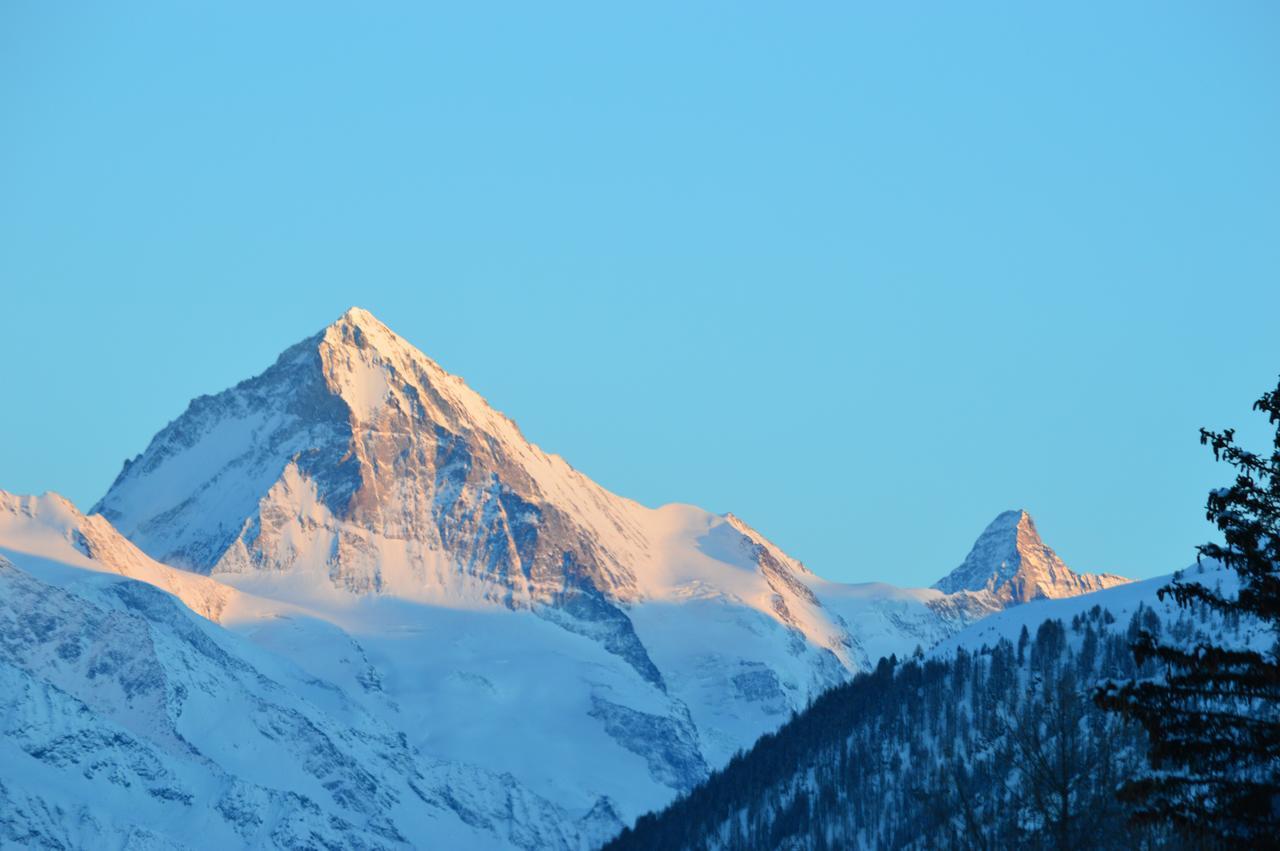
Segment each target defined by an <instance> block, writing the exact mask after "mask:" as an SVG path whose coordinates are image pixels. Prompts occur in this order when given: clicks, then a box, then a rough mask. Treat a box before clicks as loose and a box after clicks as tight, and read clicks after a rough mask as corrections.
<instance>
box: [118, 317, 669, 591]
mask: <svg viewBox="0 0 1280 851" xmlns="http://www.w3.org/2000/svg"><path fill="white" fill-rule="evenodd" d="M637 508H638V506H635V505H634V503H630V502H629V501H627V500H623V499H621V498H619V497H617V496H614V495H613V494H610V493H608V492H606V491H605V490H603V489H602V488H600V487H599V486H597V485H595V484H594V483H593V482H591V481H590V480H589V479H587V478H586V477H585V476H582V475H581V474H579V473H578V472H576V471H575V470H573V469H572V468H570V467H569V465H568V464H566V463H565V462H564V461H563V460H562V459H560V458H558V457H555V456H551V455H547V454H546V453H544V452H542V451H541V450H539V449H537V447H535V446H533V445H532V444H530V443H529V442H528V441H526V440H525V439H524V437H523V436H522V435H521V434H520V431H519V429H517V428H516V426H515V424H514V423H512V422H511V421H510V420H508V419H507V418H506V417H504V416H502V415H501V414H499V413H497V412H496V411H494V410H493V409H492V408H491V407H489V405H488V404H487V403H486V402H485V401H484V400H483V399H482V398H480V397H479V396H478V395H477V394H476V393H474V392H473V391H472V390H470V388H468V387H467V386H466V385H465V384H464V383H463V382H462V381H461V380H460V379H458V378H456V377H454V376H452V375H449V374H448V373H446V372H445V371H444V370H442V369H441V368H440V367H439V366H438V365H437V364H436V363H435V362H434V361H432V360H431V359H430V358H428V357H426V356H425V355H423V354H422V353H421V352H419V351H417V350H416V349H414V348H413V347H412V346H410V345H409V344H408V343H406V342H405V341H404V340H402V339H401V338H400V337H398V336H397V335H395V334H394V333H393V332H391V331H390V330H389V329H388V328H387V327H386V326H384V325H383V324H382V323H380V322H378V320H376V319H375V318H373V316H371V315H370V314H369V313H367V312H365V311H363V310H360V309H358V308H353V309H352V310H350V311H348V312H347V313H346V314H344V315H343V316H342V317H341V318H340V319H339V320H338V321H337V322H335V323H333V324H332V325H330V326H329V327H328V328H326V329H324V331H322V332H321V333H319V334H317V335H316V336H314V337H312V338H310V339H308V340H304V341H303V342H301V343H298V344H297V345H295V346H293V347H291V348H290V349H288V350H287V351H286V352H285V353H284V354H283V355H281V356H280V359H279V360H278V361H277V362H276V363H275V364H274V365H273V366H272V367H270V368H269V369H267V370H266V371H265V372H263V373H262V374H261V375H259V376H257V377H256V378H253V379H250V380H248V381H245V382H243V383H241V384H239V385H237V386H236V387H234V388H231V389H230V390H227V391H224V392H222V393H219V394H217V395H215V396H204V397H201V398H199V399H197V400H195V401H194V402H193V403H192V404H191V406H190V407H189V408H188V410H187V411H186V413H184V414H183V415H182V416H181V417H179V418H178V419H177V420H175V421H174V422H172V423H170V424H169V425H168V426H167V427H166V428H165V429H164V430H162V431H161V432H160V433H159V434H158V435H156V437H155V439H154V440H153V441H152V442H151V445H150V446H149V447H148V448H147V450H146V451H145V452H144V453H143V454H142V455H141V456H139V457H138V458H136V459H134V460H133V461H131V462H129V463H128V464H126V466H125V468H124V470H122V471H121V473H120V476H119V477H118V478H117V480H116V482H115V483H114V484H113V485H112V487H111V489H110V490H109V491H108V492H107V494H106V496H104V497H103V499H102V500H101V501H100V502H99V503H98V505H97V506H96V507H95V510H97V511H99V512H101V513H102V514H103V516H105V517H106V518H108V519H109V520H110V521H111V522H112V523H114V524H115V525H116V526H117V527H118V528H119V529H120V530H121V531H122V532H123V533H124V534H125V535H126V536H128V537H129V538H130V539H132V540H133V541H134V542H135V543H137V544H138V545H139V546H140V547H142V548H143V549H144V550H146V551H147V552H148V553H150V554H151V555H153V556H155V557H156V558H157V559H159V560H161V561H165V562H168V563H172V564H176V565H180V566H183V567H187V568H190V569H192V570H197V571H200V572H205V573H210V572H214V573H227V572H246V571H254V570H267V571H284V570H290V569H293V568H295V567H299V566H303V567H307V568H311V567H314V566H315V565H316V564H317V563H319V564H321V565H323V566H324V568H325V569H326V571H327V572H328V576H329V578H330V580H331V581H332V582H334V583H335V584H337V585H339V586H341V587H343V588H346V589H349V590H352V591H357V592H368V591H391V592H393V593H411V594H420V593H423V592H425V591H430V590H436V589H444V590H446V591H456V590H457V589H458V587H459V586H462V585H466V584H467V583H466V580H468V579H474V580H477V582H475V583H473V584H471V585H470V586H468V590H471V591H479V592H480V593H481V594H483V595H488V596H491V597H495V598H497V599H499V600H500V601H501V602H503V603H505V604H506V605H508V606H524V607H527V606H529V605H531V604H533V603H534V602H539V601H541V602H547V601H551V600H554V599H556V598H558V597H560V596H562V595H565V594H573V593H575V592H577V591H579V590H583V589H587V588H589V589H593V590H595V591H597V592H599V593H602V594H604V595H606V596H608V597H609V598H610V599H613V600H625V599H629V598H632V597H634V596H635V593H636V583H635V576H634V574H633V571H632V568H631V566H630V564H628V563H624V562H623V560H622V558H621V556H622V555H624V554H629V553H630V552H631V551H633V550H634V549H636V548H638V547H643V545H644V541H643V538H642V534H641V531H640V530H639V529H638V528H637V525H636V521H635V517H634V515H635V513H636V509H637Z"/></svg>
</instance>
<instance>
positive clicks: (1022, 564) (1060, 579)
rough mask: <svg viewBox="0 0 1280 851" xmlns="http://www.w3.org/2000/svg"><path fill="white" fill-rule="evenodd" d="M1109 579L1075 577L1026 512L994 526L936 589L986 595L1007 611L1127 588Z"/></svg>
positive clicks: (1006, 513) (998, 519)
mask: <svg viewBox="0 0 1280 851" xmlns="http://www.w3.org/2000/svg"><path fill="white" fill-rule="evenodd" d="M1127 581H1128V580H1127V579H1124V578H1123V577H1120V576H1113V575H1111V574H1101V575H1095V574H1088V573H1084V574H1081V573H1076V572H1075V571H1073V570H1071V569H1070V568H1069V567H1067V565H1066V563H1065V562H1064V561H1063V560H1062V559H1061V558H1060V557H1059V556H1058V554H1057V553H1056V552H1054V551H1053V548H1052V547H1050V546H1049V545H1048V544H1046V543H1045V542H1044V541H1043V540H1042V539H1041V537H1040V533H1039V531H1037V529H1036V524H1035V521H1034V520H1033V519H1032V518H1031V515H1030V514H1028V513H1027V512H1026V511H1024V510H1022V509H1015V510H1012V511H1004V512H1001V513H1000V514H998V515H997V516H996V518H995V519H994V520H992V521H991V522H990V523H989V524H988V525H987V528H986V529H984V530H983V532H982V534H981V535H979V536H978V540H977V541H975V542H974V544H973V548H972V549H970V550H969V554H968V555H967V556H965V559H964V561H963V562H961V564H960V566H959V567H957V568H956V569H955V570H953V571H951V573H949V574H947V575H946V576H945V577H943V578H942V579H941V580H939V581H938V582H937V583H936V584H935V585H934V586H933V587H934V588H937V589H938V590H939V591H943V592H946V593H948V594H955V593H958V592H962V591H968V592H973V593H980V592H986V593H988V594H991V595H992V596H993V597H994V598H995V600H996V601H997V602H998V603H999V604H1001V605H1003V606H1011V605H1016V604H1018V603H1026V602H1029V601H1031V600H1036V599H1043V598H1060V597H1073V596H1076V595H1078V594H1085V593H1088V592H1090V591H1097V590H1101V589H1102V588H1108V587H1111V586H1112V585H1119V584H1122V583H1124V582H1127Z"/></svg>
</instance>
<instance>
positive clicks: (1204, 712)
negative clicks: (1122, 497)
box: [1095, 386, 1280, 847]
mask: <svg viewBox="0 0 1280 851" xmlns="http://www.w3.org/2000/svg"><path fill="white" fill-rule="evenodd" d="M1254 409H1255V410H1258V411H1262V412H1263V413H1265V414H1266V415H1267V417H1268V421H1269V423H1270V424H1271V425H1273V426H1276V434H1275V438H1274V441H1273V445H1272V449H1271V452H1270V453H1269V454H1267V455H1258V454H1255V453H1253V452H1250V451H1248V450H1246V449H1244V448H1242V447H1240V446H1239V445H1237V444H1236V442H1235V432H1234V430H1233V429H1227V430H1225V431H1222V432H1214V431H1208V430H1205V429H1202V430H1201V432H1200V442H1201V443H1202V444H1206V445H1208V446H1210V447H1211V448H1212V450H1213V454H1214V457H1215V458H1216V459H1217V460H1219V461H1224V462H1226V463H1227V464H1229V465H1230V466H1231V467H1233V468H1234V469H1235V474H1236V475H1235V482H1234V483H1233V484H1232V485H1231V486H1229V487H1226V488H1221V489H1218V490H1214V491H1212V492H1210V494H1209V498H1208V502H1207V504H1206V515H1207V517H1208V519H1209V520H1210V521H1212V522H1213V523H1214V524H1215V525H1216V526H1217V528H1218V529H1219V531H1220V532H1221V533H1222V539H1223V540H1222V542H1221V543H1210V544H1205V545H1203V546H1201V547H1199V551H1200V558H1201V559H1211V560H1214V561H1217V562H1220V563H1221V564H1222V565H1224V566H1225V567H1227V568H1229V569H1231V570H1233V571H1235V573H1236V574H1237V575H1238V577H1239V588H1238V589H1237V590H1236V591H1235V593H1229V592H1226V591H1223V590H1222V589H1220V588H1216V587H1215V588H1210V587H1208V586H1206V585H1205V584H1203V583H1202V582H1200V581H1185V580H1184V579H1182V578H1175V580H1174V581H1173V582H1172V583H1171V584H1170V585H1168V586H1167V587H1165V588H1163V589H1161V590H1160V597H1161V599H1163V598H1164V597H1165V596H1166V595H1168V596H1171V597H1172V598H1173V599H1174V600H1175V601H1176V602H1177V604H1178V605H1179V606H1180V607H1182V608H1184V609H1189V610H1191V611H1196V610H1197V609H1198V610H1200V611H1201V612H1208V613H1216V615H1217V616H1218V617H1219V618H1221V619H1222V620H1224V621H1226V622H1228V623H1238V621H1239V620H1240V619H1241V618H1242V617H1243V618H1245V619H1254V620H1255V622H1256V623H1258V625H1259V626H1260V628H1261V632H1262V635H1263V636H1264V637H1265V639H1266V640H1267V641H1269V642H1270V646H1269V647H1268V648H1267V649H1265V650H1262V651H1259V650H1255V649H1250V648H1249V647H1246V646H1240V645H1239V644H1237V645H1236V646H1232V647H1226V646H1222V644H1221V643H1220V642H1213V641H1211V640H1209V639H1207V638H1203V639H1202V640H1200V641H1199V642H1197V643H1195V644H1193V645H1188V644H1187V643H1186V642H1181V643H1179V642H1177V641H1176V638H1177V636H1176V635H1175V636H1174V638H1175V641H1174V642H1173V643H1164V642H1162V641H1161V640H1160V636H1159V635H1158V634H1157V632H1156V631H1155V630H1152V629H1150V628H1147V627H1145V626H1144V628H1142V629H1140V630H1138V631H1137V636H1136V638H1135V640H1134V642H1133V644H1132V647H1133V652H1134V656H1135V658H1136V660H1137V662H1138V664H1139V666H1146V665H1147V663H1148V662H1149V661H1151V662H1154V664H1155V673H1154V675H1153V676H1149V677H1145V678H1143V679H1137V680H1133V681H1131V682H1128V683H1126V684H1123V685H1118V684H1116V683H1114V682H1109V683H1107V684H1105V685H1104V686H1103V687H1102V688H1100V689H1099V690H1098V691H1097V693H1096V694H1095V700H1096V701H1097V703H1098V704H1099V705H1100V706H1102V707H1103V708H1105V709H1111V710H1115V711H1118V712H1121V713H1123V714H1124V715H1126V716H1128V717H1130V718H1133V719H1135V720H1137V721H1138V722H1139V723H1140V724H1141V725H1142V726H1143V727H1144V728H1145V729H1146V731H1147V734H1148V737H1149V740H1150V751H1149V760H1150V771H1148V772H1146V773H1144V774H1143V775H1141V776H1139V777H1137V778H1134V779H1132V780H1130V781H1129V782H1127V783H1125V784H1124V785H1123V786H1122V787H1121V789H1120V797H1121V799H1122V800H1124V801H1125V802H1126V803H1128V804H1129V805H1130V806H1131V807H1132V808H1133V809H1132V814H1133V818H1134V820H1135V821H1137V822H1147V823H1155V822H1165V823H1170V824H1172V825H1174V826H1175V827H1177V828H1178V829H1179V830H1181V831H1183V832H1185V833H1187V834H1189V835H1191V836H1199V837H1203V838H1205V839H1209V838H1216V839H1217V840H1222V841H1226V842H1227V843H1229V844H1236V843H1240V844H1249V845H1252V846H1253V847H1264V846H1266V847H1269V846H1270V845H1271V844H1272V843H1274V842H1276V841H1277V837H1278V836H1280V834H1278V833H1277V829H1278V828H1280V655H1278V654H1280V644H1277V643H1276V639H1277V637H1278V636H1280V386H1278V387H1277V388H1276V389H1275V390H1273V391H1271V392H1269V393H1266V394H1265V395H1263V396H1262V398H1261V399H1259V400H1258V401H1257V402H1256V403H1255V404H1254ZM1200 573H1201V575H1203V571H1201V572H1200Z"/></svg>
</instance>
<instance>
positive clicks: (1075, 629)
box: [608, 606, 1169, 851]
mask: <svg viewBox="0 0 1280 851" xmlns="http://www.w3.org/2000/svg"><path fill="white" fill-rule="evenodd" d="M1153 617H1156V615H1155V614H1154V612H1152V610H1151V609H1150V608H1144V609H1143V610H1142V611H1141V612H1140V613H1138V614H1137V615H1135V618H1134V620H1135V621H1136V622H1137V623H1138V624H1139V625H1141V624H1149V623H1150V622H1151V618H1153ZM1128 643H1129V639H1128V635H1127V630H1126V629H1125V628H1124V625H1123V624H1117V623H1116V622H1115V618H1114V617H1113V616H1112V615H1111V613H1110V612H1108V611H1107V610H1106V609H1104V608H1101V607H1099V606H1095V607H1093V608H1092V609H1091V610H1088V611H1086V612H1082V613H1080V614H1079V615H1077V616H1076V617H1075V618H1074V619H1073V620H1072V621H1071V622H1070V624H1064V623H1062V622H1061V621H1058V620H1049V621H1046V622H1044V623H1043V624H1041V625H1040V626H1039V627H1038V628H1037V629H1036V630H1035V632H1034V637H1033V634H1032V633H1028V634H1027V638H1026V641H1025V642H1021V641H1020V642H1017V643H1014V642H1012V641H1009V640H1004V639H1002V640H1000V641H999V642H997V643H996V644H995V645H994V646H987V647H981V648H979V649H977V650H969V649H964V648H961V649H959V650H957V651H956V653H955V654H954V655H951V656H948V657H945V658H929V657H925V658H923V659H916V658H912V659H909V660H907V661H906V662H903V663H900V664H899V663H895V662H894V661H893V660H890V659H886V660H882V661H881V662H880V664H879V666H878V667H877V668H876V670H875V671H873V672H871V673H868V674H864V675H861V676H859V677H857V678H855V679H854V680H853V681H852V682H851V683H848V684H847V685H843V686H839V687H837V688H835V689H832V690H831V691H829V692H827V693H826V694H824V695H823V696H821V697H820V698H818V700H816V701H814V703H813V704H812V705H811V706H810V707H809V708H808V709H806V710H805V711H804V712H802V713H800V714H799V715H798V716H797V717H796V718H794V719H793V720H792V721H791V722H789V723H788V724H786V725H785V726H783V728H782V729H780V730H779V731H778V732H777V733H774V734H771V735H768V736H765V737H764V738H762V739H761V740H760V741H759V742H758V743H757V744H756V746H755V747H754V748H752V750H751V751H749V752H747V753H746V754H743V755H740V756H738V757H736V758H734V759H733V760H732V761H731V762H730V763H729V765H728V766H727V767H726V768H725V769H724V770H722V771H720V772H716V773H715V774H714V775H713V776H712V777H711V779H710V780H709V781H708V782H707V783H706V784H704V785H703V786H701V787H699V788H698V789H696V790H694V791H693V792H691V793H690V794H689V795H688V796H686V797H684V798H682V799H680V800H678V801H676V802H675V803H674V804H672V806H671V807H670V808H668V809H667V810H666V811H664V812H663V813H660V814H657V815H651V816H645V817H643V818H641V819H640V821H639V822H638V823H637V824H636V826H635V828H633V829H632V830H628V831H625V832H624V833H623V834H622V835H621V836H620V837H618V838H617V839H615V840H614V843H613V844H612V845H610V846H608V847H610V848H614V849H619V851H621V849H632V848H637V849H638V848H644V849H647V848H669V849H679V848H689V849H693V848H697V849H703V848H709V849H726V851H727V849H735V851H738V849H741V851H746V850H747V849H757V848H759V849H777V848H786V849H835V848H913V849H926V848H927V849H935V848H936V849H948V848H952V849H978V848H1011V847H1018V848H1044V849H1058V848H1090V849H1093V848H1117V849H1119V848H1123V849H1138V848H1144V847H1168V846H1169V836H1168V835H1167V831H1166V830H1165V829H1164V828H1163V827H1161V826H1160V825H1152V826H1140V827H1133V826H1130V825H1129V824H1128V823H1127V820H1126V818H1125V815H1126V814H1125V812H1124V811H1123V810H1122V809H1121V808H1120V807H1119V805H1118V804H1117V802H1116V800H1115V796H1114V790H1115V787H1116V784H1117V783H1118V781H1119V779H1120V778H1123V777H1127V776H1130V775H1131V774H1132V773H1133V772H1134V771H1135V770H1136V769H1138V768H1139V767H1141V764H1142V763H1143V761H1144V759H1145V753H1146V748H1147V743H1146V738H1145V735H1144V734H1143V732H1142V730H1141V728H1140V727H1139V726H1138V725H1135V724H1125V723H1124V722H1123V720H1122V719H1121V718H1120V717H1119V716H1117V715H1115V714H1113V713H1108V712H1104V711H1102V710H1101V709H1099V708H1098V707H1096V706H1094V705H1093V703H1092V701H1091V700H1090V695H1091V693H1092V689H1093V684H1094V683H1096V682H1098V681H1099V680H1100V679H1102V678H1104V677H1106V676H1108V675H1111V676H1119V677H1135V676H1138V675H1139V674H1140V673H1141V671H1140V669H1139V668H1138V666H1137V664H1136V663H1135V661H1134V657H1133V654H1132V653H1131V652H1130V651H1129V648H1128ZM1018 644H1022V645H1023V652H1022V653H1021V658H1019V656H1020V654H1019V652H1018ZM1108 666H1111V667H1108Z"/></svg>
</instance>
